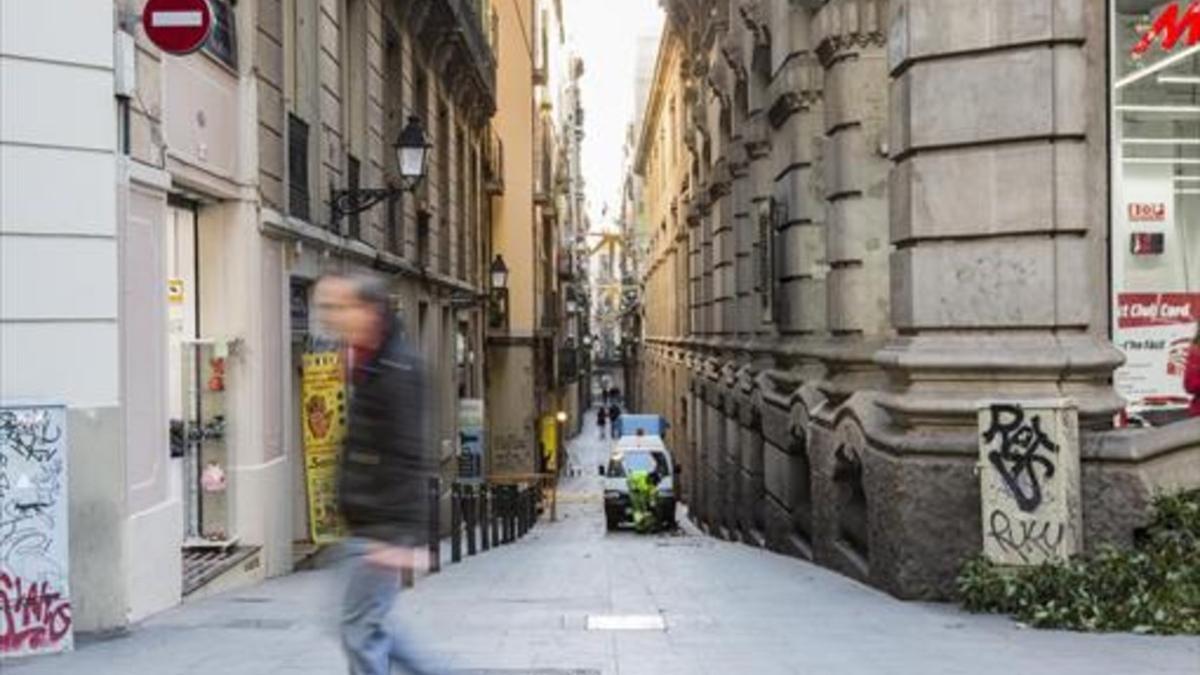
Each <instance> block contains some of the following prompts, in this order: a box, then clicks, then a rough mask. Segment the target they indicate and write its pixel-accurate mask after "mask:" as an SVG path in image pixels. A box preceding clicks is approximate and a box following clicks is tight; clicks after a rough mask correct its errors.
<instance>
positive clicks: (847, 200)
mask: <svg viewBox="0 0 1200 675" xmlns="http://www.w3.org/2000/svg"><path fill="white" fill-rule="evenodd" d="M886 5H887V2H886V0H832V1H831V2H829V3H828V4H826V5H825V6H824V7H823V8H822V9H821V10H820V12H818V13H817V15H816V21H815V24H814V26H813V30H814V34H815V37H814V43H816V45H817V55H818V57H819V58H820V61H821V64H822V66H824V79H825V86H824V91H825V106H824V112H825V116H824V131H825V140H824V145H825V166H824V168H825V185H824V199H825V203H826V209H827V213H828V227H827V229H826V232H827V237H826V242H825V244H826V248H825V251H826V260H827V262H828V264H829V267H830V269H829V277H828V280H827V283H828V286H827V289H826V290H827V292H828V295H827V298H828V307H827V311H828V321H829V330H830V333H831V334H832V336H833V338H834V339H833V341H832V342H831V344H830V349H829V350H828V351H827V352H826V353H825V354H824V358H825V360H826V363H827V367H828V368H829V373H828V375H827V378H826V381H825V382H824V383H822V385H821V386H822V389H823V390H825V392H826V393H827V394H828V395H829V396H830V397H831V398H833V399H834V400H844V399H845V398H847V397H849V396H850V395H851V394H852V393H854V391H856V390H859V389H864V388H875V387H878V386H879V384H880V383H881V380H882V377H881V375H880V372H879V369H878V368H877V367H876V366H875V364H874V361H873V357H874V354H875V352H876V351H877V350H878V349H879V348H880V347H882V346H883V344H884V342H885V341H886V339H887V335H888V333H889V332H890V325H889V324H890V322H889V316H888V293H889V286H888V253H889V251H890V246H889V241H888V201H887V185H888V172H889V170H890V169H891V162H890V161H889V160H888V156H887V147H888V138H887V134H888V128H887V103H888V99H887V63H886V60H885V57H884V22H885V21H886V16H885V13H886Z"/></svg>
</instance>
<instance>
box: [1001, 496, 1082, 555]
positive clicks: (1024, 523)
mask: <svg viewBox="0 0 1200 675" xmlns="http://www.w3.org/2000/svg"><path fill="white" fill-rule="evenodd" d="M1066 533H1067V526H1066V524H1065V523H1051V522H1046V521H1038V520H1018V521H1015V522H1014V521H1013V520H1012V519H1011V518H1009V516H1008V514H1007V513H1005V512H1004V511H1001V510H999V509H996V510H995V511H992V515H991V517H990V518H988V536H989V537H991V538H992V539H993V540H994V541H995V542H996V543H997V544H998V545H999V546H1000V548H1002V549H1004V550H1005V551H1011V552H1012V553H1015V554H1016V555H1017V556H1019V557H1020V558H1021V561H1022V562H1025V563H1028V562H1029V561H1030V556H1031V555H1033V556H1034V557H1035V558H1037V559H1044V558H1050V557H1053V556H1054V555H1055V554H1056V553H1057V552H1058V547H1059V545H1061V544H1062V543H1063V538H1064V537H1065V536H1066Z"/></svg>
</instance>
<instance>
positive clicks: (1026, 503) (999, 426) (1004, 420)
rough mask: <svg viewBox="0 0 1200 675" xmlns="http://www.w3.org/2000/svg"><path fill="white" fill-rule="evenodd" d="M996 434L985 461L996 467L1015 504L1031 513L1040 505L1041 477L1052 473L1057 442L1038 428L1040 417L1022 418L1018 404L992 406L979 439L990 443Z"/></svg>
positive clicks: (1022, 413)
mask: <svg viewBox="0 0 1200 675" xmlns="http://www.w3.org/2000/svg"><path fill="white" fill-rule="evenodd" d="M997 437H999V439H1000V446H999V448H997V449H996V450H992V451H991V452H989V453H988V461H990V462H991V463H992V466H994V467H996V471H998V472H999V474H1000V478H1001V479H1002V480H1003V481H1004V484H1005V485H1006V486H1007V487H1008V490H1009V492H1010V493H1012V496H1013V499H1014V500H1015V501H1016V502H1017V507H1018V508H1020V509H1021V510H1022V511H1024V512H1025V513H1033V512H1034V511H1035V510H1037V508H1038V507H1039V506H1041V505H1042V481H1043V480H1047V479H1049V478H1051V477H1052V476H1053V475H1054V468H1055V467H1054V460H1055V459H1056V458H1057V456H1058V445H1057V444H1055V443H1054V442H1053V441H1051V440H1050V437H1049V436H1047V435H1046V433H1045V432H1044V431H1042V420H1041V417H1039V416H1038V415H1030V416H1029V418H1028V419H1026V417H1025V410H1024V409H1023V408H1022V407H1021V406H1018V405H1003V404H996V405H993V406H992V408H991V422H990V426H989V427H988V430H987V431H985V432H984V434H983V440H984V442H986V443H992V442H993V441H995V439H996V438H997ZM1039 470H1040V471H1039ZM1039 473H1040V475H1039Z"/></svg>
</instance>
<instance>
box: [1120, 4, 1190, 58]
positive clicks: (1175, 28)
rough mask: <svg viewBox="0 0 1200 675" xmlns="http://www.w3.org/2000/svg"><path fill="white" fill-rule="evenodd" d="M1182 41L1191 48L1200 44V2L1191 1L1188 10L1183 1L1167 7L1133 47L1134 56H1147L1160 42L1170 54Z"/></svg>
mask: <svg viewBox="0 0 1200 675" xmlns="http://www.w3.org/2000/svg"><path fill="white" fill-rule="evenodd" d="M1181 39H1184V44H1186V45H1187V46H1189V47H1191V46H1193V45H1195V44H1197V43H1200V0H1191V2H1189V3H1187V8H1186V9H1185V8H1184V2H1183V1H1182V0H1181V1H1180V2H1173V3H1171V4H1169V5H1167V6H1166V7H1165V8H1164V9H1163V11H1162V13H1160V14H1159V15H1158V17H1157V18H1155V19H1154V23H1153V24H1151V26H1150V29H1149V30H1147V31H1146V32H1145V33H1143V34H1142V39H1141V40H1139V41H1138V43H1137V44H1136V45H1134V46H1133V55H1134V56H1140V55H1142V54H1145V53H1146V52H1148V51H1150V47H1152V46H1153V45H1154V43H1155V42H1158V41H1161V42H1162V49H1163V51H1166V52H1169V51H1171V50H1172V49H1175V47H1176V45H1178V44H1179V41H1180V40H1181Z"/></svg>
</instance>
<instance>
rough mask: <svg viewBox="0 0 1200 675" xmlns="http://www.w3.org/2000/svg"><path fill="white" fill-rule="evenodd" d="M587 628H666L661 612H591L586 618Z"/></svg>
mask: <svg viewBox="0 0 1200 675" xmlns="http://www.w3.org/2000/svg"><path fill="white" fill-rule="evenodd" d="M587 629H588V630H666V629H667V622H666V621H665V620H664V619H663V617H662V615H661V614H592V615H588V618H587Z"/></svg>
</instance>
